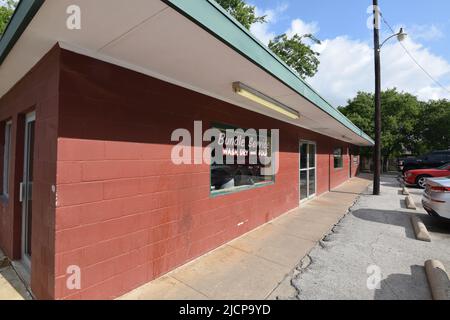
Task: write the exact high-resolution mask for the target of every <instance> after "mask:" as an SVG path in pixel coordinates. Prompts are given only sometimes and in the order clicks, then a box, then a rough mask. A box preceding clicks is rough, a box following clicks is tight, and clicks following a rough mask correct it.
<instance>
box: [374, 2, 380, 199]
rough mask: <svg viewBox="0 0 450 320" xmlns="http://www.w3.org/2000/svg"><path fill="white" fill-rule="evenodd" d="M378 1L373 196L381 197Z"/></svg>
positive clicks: (375, 47)
mask: <svg viewBox="0 0 450 320" xmlns="http://www.w3.org/2000/svg"><path fill="white" fill-rule="evenodd" d="M379 14H380V12H379V7H378V0H373V15H374V28H373V34H374V50H375V147H374V152H373V165H374V175H373V194H374V195H380V180H381V59H380V50H381V48H380V16H379Z"/></svg>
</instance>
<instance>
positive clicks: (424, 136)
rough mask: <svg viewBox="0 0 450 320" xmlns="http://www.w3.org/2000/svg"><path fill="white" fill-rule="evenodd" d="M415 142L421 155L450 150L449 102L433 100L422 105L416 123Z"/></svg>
mask: <svg viewBox="0 0 450 320" xmlns="http://www.w3.org/2000/svg"><path fill="white" fill-rule="evenodd" d="M416 132H417V133H418V138H417V140H419V141H420V144H421V146H422V148H421V150H420V151H421V153H425V152H429V151H432V150H446V149H449V148H450V101H448V100H435V101H429V102H426V103H423V107H422V111H421V115H420V117H419V119H418V121H417V126H416Z"/></svg>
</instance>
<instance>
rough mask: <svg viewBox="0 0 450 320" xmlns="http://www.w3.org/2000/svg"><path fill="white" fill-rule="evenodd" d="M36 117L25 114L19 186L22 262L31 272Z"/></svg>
mask: <svg viewBox="0 0 450 320" xmlns="http://www.w3.org/2000/svg"><path fill="white" fill-rule="evenodd" d="M35 122H36V115H35V113H34V112H31V113H29V114H27V116H26V120H25V150H24V161H23V181H22V183H21V184H20V201H21V203H22V262H23V264H24V265H25V267H26V268H27V269H29V270H31V254H32V252H31V235H32V227H31V225H32V216H33V212H32V208H33V206H32V200H33V155H34V130H35Z"/></svg>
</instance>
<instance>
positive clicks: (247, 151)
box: [211, 126, 275, 195]
mask: <svg viewBox="0 0 450 320" xmlns="http://www.w3.org/2000/svg"><path fill="white" fill-rule="evenodd" d="M214 129H217V130H218V132H220V139H219V141H215V146H214V150H211V157H212V164H211V194H212V195H218V194H224V193H230V192H236V191H241V190H245V189H248V188H255V187H260V186H264V185H266V184H268V183H273V181H274V179H275V177H274V173H273V166H272V160H273V159H272V143H271V142H272V141H271V136H270V134H269V133H267V134H261V132H258V131H256V130H247V131H244V130H242V129H235V128H231V127H228V128H223V127H220V126H216V127H215V128H214ZM216 153H217V154H216Z"/></svg>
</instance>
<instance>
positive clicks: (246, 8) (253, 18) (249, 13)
mask: <svg viewBox="0 0 450 320" xmlns="http://www.w3.org/2000/svg"><path fill="white" fill-rule="evenodd" d="M216 2H217V3H218V4H220V5H221V6H222V7H223V8H224V9H225V10H227V11H228V12H229V13H230V14H231V15H232V16H233V17H234V18H235V19H236V20H237V21H239V22H240V23H241V24H242V25H243V26H244V27H245V28H247V29H250V27H251V26H252V24H254V23H263V22H266V17H265V16H260V17H258V16H257V15H256V13H255V10H256V8H255V7H254V6H250V5H248V4H246V3H245V1H244V0H216Z"/></svg>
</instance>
